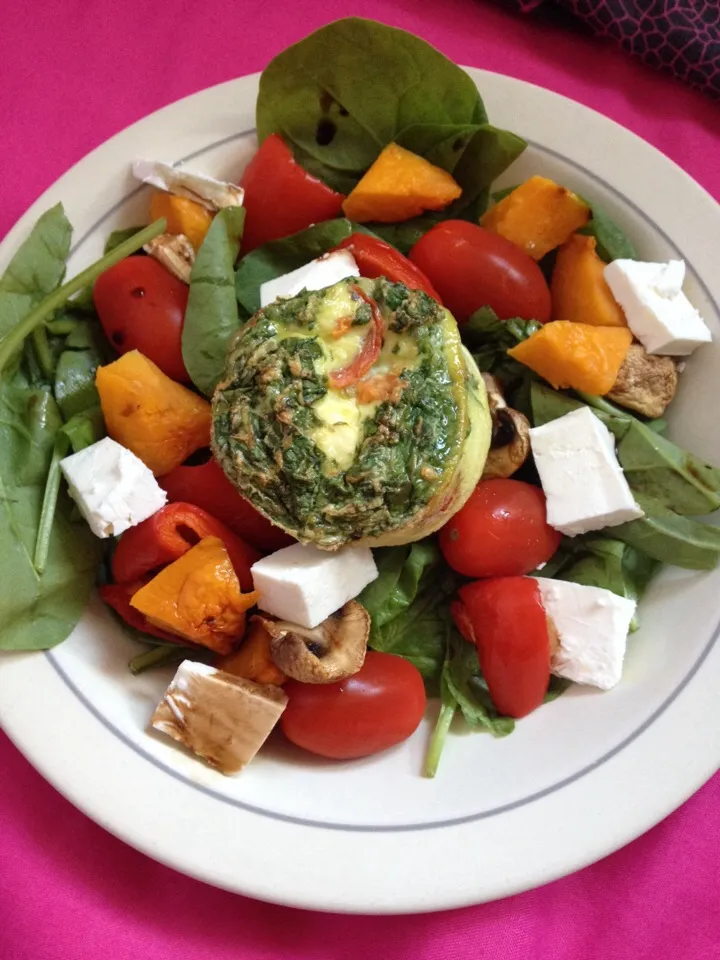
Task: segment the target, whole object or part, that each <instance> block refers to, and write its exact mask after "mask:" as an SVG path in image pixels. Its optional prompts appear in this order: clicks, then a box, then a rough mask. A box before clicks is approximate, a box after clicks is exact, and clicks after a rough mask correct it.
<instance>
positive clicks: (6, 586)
mask: <svg viewBox="0 0 720 960" xmlns="http://www.w3.org/2000/svg"><path fill="white" fill-rule="evenodd" d="M61 425H62V424H61V420H60V413H59V411H58V409H57V405H56V403H55V400H54V399H53V397H52V394H51V393H50V391H49V389H45V390H38V389H31V388H28V387H25V386H23V385H22V383H21V381H20V379H19V378H16V379H15V381H14V382H13V383H7V382H4V383H3V384H2V388H0V511H2V514H3V517H2V520H1V521H0V558H1V559H0V572H1V577H2V584H3V589H2V591H0V649H3V650H44V649H47V648H49V647H53V646H55V645H56V644H58V643H60V642H61V641H62V640H64V639H65V638H66V637H67V636H68V634H69V633H70V632H71V631H72V629H73V628H74V626H75V624H76V623H77V621H78V619H79V618H80V615H81V613H82V611H83V608H84V606H85V603H86V602H87V598H88V596H89V593H90V590H91V588H92V584H93V580H94V574H95V567H96V565H97V561H98V558H99V548H98V541H97V540H96V538H95V537H94V536H93V535H92V533H91V532H90V529H89V528H88V527H87V525H86V524H85V523H84V522H82V523H73V522H72V521H71V519H70V517H71V512H72V504H71V501H70V500H69V498H68V497H66V496H65V495H64V494H62V493H60V494H59V496H58V499H57V509H54V510H52V509H51V507H52V504H49V505H48V507H47V510H46V517H45V519H44V520H43V501H44V499H45V491H46V486H47V476H48V471H49V469H50V466H51V464H52V463H54V466H55V469H57V455H56V456H55V458H54V457H53V454H54V452H55V438H56V436H57V432H58V430H59V429H60V427H61ZM48 516H52V518H53V519H52V526H51V527H50V528H47V530H46V532H44V534H43V538H42V545H41V546H40V545H39V541H38V532H39V531H40V528H41V521H42V522H43V524H44V526H45V527H47V524H48V519H47V517H48ZM38 550H39V551H40V554H39V558H40V559H41V560H42V559H43V553H44V556H45V562H43V563H41V567H42V568H43V572H42V574H39V573H38V572H37V570H36V569H35V565H34V562H33V561H34V559H35V557H36V554H38Z"/></svg>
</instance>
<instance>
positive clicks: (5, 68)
mask: <svg viewBox="0 0 720 960" xmlns="http://www.w3.org/2000/svg"><path fill="white" fill-rule="evenodd" d="M3 7H4V9H3V22H2V29H0V117H2V141H3V149H2V156H3V161H2V175H1V176H0V235H3V234H4V233H5V232H6V231H7V230H8V229H9V228H10V227H11V226H12V224H13V223H14V222H15V220H17V218H18V217H19V216H20V215H21V214H22V213H23V211H24V210H25V209H26V207H27V206H28V205H29V204H30V203H31V202H32V201H33V200H35V199H36V197H37V196H38V194H40V193H41V192H42V191H43V190H44V189H45V188H46V187H48V186H49V185H50V184H51V183H52V182H53V181H54V180H55V179H56V178H57V177H58V176H59V175H60V174H62V173H63V172H64V171H65V170H66V169H67V168H68V167H69V166H70V165H71V164H73V163H75V162H76V161H77V160H79V159H80V158H81V157H82V156H83V155H84V154H85V153H87V151H88V150H91V149H92V148H93V147H95V146H97V145H98V144H99V143H101V142H102V141H103V140H105V139H106V138H107V137H109V136H111V135H112V134H114V133H116V132H117V131H118V130H121V129H122V128H123V127H125V126H126V125H127V124H129V123H132V122H133V121H134V120H137V119H138V118H140V117H142V116H143V115H145V114H146V113H149V112H150V111H152V110H155V109H157V108H158V107H161V106H163V105H165V104H167V103H169V102H171V101H172V100H175V99H177V98H178V97H182V96H185V95H187V94H190V93H193V92H194V91H196V90H198V89H200V88H202V87H205V86H209V85H211V84H214V83H218V82H220V81H223V80H228V79H231V78H232V77H235V76H238V75H241V74H244V73H250V72H252V71H254V70H258V69H261V68H262V67H263V65H264V64H265V62H266V61H267V59H268V58H269V57H270V56H272V55H273V54H274V53H276V52H278V51H279V50H280V49H282V48H283V47H284V46H286V45H287V44H288V43H290V42H292V41H294V40H297V39H299V38H300V37H301V36H303V35H304V34H306V33H308V32H309V31H310V30H312V29H314V28H315V27H317V26H320V25H321V24H322V23H324V22H327V20H329V19H332V18H333V17H340V16H346V15H350V14H359V13H362V14H363V15H365V16H371V17H376V18H377V19H380V20H384V21H385V22H387V23H391V24H395V25H398V26H403V27H406V28H408V29H410V30H413V31H415V32H416V33H419V34H421V35H422V36H424V37H425V38H427V39H428V40H430V41H432V42H433V43H435V44H436V45H437V46H438V47H440V48H441V49H442V50H443V51H444V52H445V53H446V54H448V55H449V56H450V57H452V58H453V59H455V60H457V61H459V62H463V63H469V64H473V65H476V66H480V67H485V68H487V69H490V70H496V71H498V72H500V73H506V74H510V75H512V76H516V77H520V78H522V79H524V80H529V81H532V82H533V83H536V84H540V85H541V86H546V87H549V88H550V89H553V90H557V91H559V92H561V93H564V94H566V95H568V96H571V97H573V98H575V99H576V100H580V101H581V102H583V103H585V104H587V105H588V106H591V107H594V108H595V109H596V110H599V111H601V112H602V113H605V114H607V115H608V116H610V117H612V118H613V119H615V120H617V121H619V122H620V123H623V124H625V126H627V127H629V128H630V129H632V130H634V131H635V132H636V133H639V134H641V135H642V136H643V137H645V138H646V139H647V140H649V141H650V142H651V143H653V144H654V145H655V146H656V147H658V148H659V149H661V150H662V151H664V152H665V153H666V154H667V155H668V156H670V157H671V158H672V159H673V160H675V162H676V163H678V164H680V166H682V167H684V168H685V169H686V170H687V171H688V172H689V173H691V174H692V175H693V176H694V177H695V178H696V179H697V180H698V181H699V182H700V183H701V184H702V185H703V186H704V187H705V188H706V189H707V190H708V191H709V192H710V193H711V194H712V195H713V196H714V197H715V198H717V199H720V149H719V146H720V139H719V137H720V109H718V107H717V105H714V104H713V103H712V102H711V101H710V100H708V99H706V98H704V97H703V96H702V95H701V94H699V93H696V92H694V91H691V90H688V89H685V88H684V87H682V86H681V85H680V84H679V83H677V82H676V81H674V80H672V79H670V78H667V77H664V76H660V75H658V74H655V73H653V72H652V71H650V70H649V69H647V68H645V67H643V66H642V65H640V64H638V63H635V62H633V61H631V60H630V59H629V58H627V57H626V56H625V55H623V54H622V53H620V52H617V51H615V50H614V49H612V48H610V47H608V46H605V45H604V44H602V43H599V42H597V41H595V40H592V39H591V38H589V37H587V36H585V35H583V34H582V33H580V32H578V31H575V30H573V29H572V28H569V27H567V26H565V25H564V24H563V23H561V22H559V21H557V20H554V21H551V22H548V21H546V20H541V21H538V20H535V19H531V18H526V19H522V18H520V17H515V16H511V15H510V14H508V13H505V12H504V11H502V10H501V9H499V8H498V6H497V5H495V4H492V3H490V2H487V0H485V2H484V0H442V2H440V0H366V2H364V3H362V4H353V3H350V2H347V0H335V2H333V3H332V4H327V3H323V2H321V0H294V2H293V3H292V4H291V3H289V2H287V0H286V2H282V0H281V2H277V3H274V4H270V3H265V2H262V0H240V2H237V0H236V2H234V3H233V2H231V0H206V2H204V3H202V4H198V3H194V2H190V0H175V2H173V3H169V2H163V0H156V2H155V3H152V4H150V3H147V2H145V3H142V2H140V0H124V2H122V3H118V2H117V0H114V2H110V0H64V2H60V0H43V2H42V3H41V4H38V5H36V6H35V7H33V8H32V9H31V5H30V4H28V3H17V4H10V3H6V4H4V5H3ZM519 132H520V133H522V131H519ZM719 239H720V238H719ZM0 765H1V766H2V770H3V777H2V786H1V787H0V958H2V960H101V958H103V960H104V958H107V957H111V958H113V960H140V958H143V960H144V958H148V960H166V958H167V960H170V958H173V960H197V958H199V957H208V958H213V960H225V958H228V960H229V958H231V957H232V958H234V960H238V958H240V960H245V958H257V960H266V958H267V960H278V958H290V957H295V958H312V960H325V958H328V960H330V958H335V957H340V956H342V957H343V958H348V960H355V958H358V960H365V958H367V957H378V958H381V960H410V958H412V960H426V958H453V960H470V958H472V960H484V958H486V957H487V958H490V957H493V958H511V960H516V958H517V960H520V958H525V957H529V956H533V957H541V958H542V960H556V958H557V960H560V958H563V960H571V958H572V960H576V958H579V957H602V958H603V960H606V958H607V960H624V958H633V960H643V958H646V957H647V958H650V957H652V958H654V960H658V958H665V957H668V958H669V957H673V958H678V957H682V958H685V957H688V958H690V957H692V958H693V960H705V958H714V957H720V899H719V898H718V889H719V888H720V777H716V778H715V779H714V780H713V781H711V783H709V784H708V785H707V786H706V787H705V788H703V789H702V790H701V791H700V792H699V793H698V794H697V795H696V796H695V797H693V798H692V799H691V800H690V801H689V802H688V803H687V804H686V805H685V806H684V807H683V808H682V809H681V810H679V811H678V812H677V813H675V814H674V815H673V816H671V817H669V818H668V819H667V820H666V821H665V822H664V823H662V824H661V825H660V826H658V827H656V828H655V829H654V830H652V831H651V832H650V833H648V834H647V835H646V836H644V837H642V838H641V839H639V840H637V841H636V842H635V843H633V844H631V845H630V846H629V847H627V848H625V849H624V850H622V851H620V852H619V853H616V854H614V855H613V856H611V857H608V858H607V859H606V860H604V861H602V862H600V863H598V864H596V865H595V866H593V867H589V868H588V869H586V870H583V871H581V872H580V873H577V874H575V875H574V876H571V877H568V878H566V879H564V880H560V881H558V882H556V883H553V884H551V885H549V886H547V887H544V888H541V889H539V890H536V891H532V892H530V893H526V894H523V895H521V896H517V897H514V898H511V899H509V900H505V901H502V902H499V903H495V904H489V905H486V906H480V907H474V908H469V909H465V910H460V911H453V912H451V913H444V914H434V915H427V916H421V917H394V918H353V917H340V916H331V917H321V916H318V915H315V914H311V913H303V912H300V911H290V910H287V909H285V908H282V907H275V906H269V905H265V904H260V903H257V902H255V901H251V900H247V899H243V898H240V897H235V896H233V895H231V894H227V893H224V892H221V891H218V890H214V889H212V888H210V887H206V886H204V885H203V884H200V883H198V882H196V881H194V880H190V879H188V878H186V877H183V876H181V875H179V874H177V873H175V872H173V871H172V870H169V869H167V868H165V867H162V866H160V865H159V864H156V863H154V862H153V861H152V860H149V859H148V858H146V857H145V856H143V855H142V854H139V853H137V852H135V851H134V850H132V849H131V848H129V847H127V846H125V845H124V844H122V843H121V842H120V841H118V840H116V839H115V838H113V837H111V836H109V835H108V834H107V833H105V832H104V831H103V830H102V829H101V828H99V827H97V826H96V825H95V824H93V823H92V822H91V821H89V820H88V819H86V818H85V817H84V816H83V815H82V814H80V813H79V812H77V811H76V810H75V809H74V808H72V807H71V806H70V805H69V804H68V803H67V801H65V800H64V799H63V798H62V797H60V796H59V795H58V794H57V793H56V792H55V791H54V790H53V789H52V788H51V787H49V786H48V785H47V784H46V783H45V782H44V781H43V780H42V779H41V778H40V777H39V775H38V774H37V773H35V772H34V770H33V769H32V768H31V767H30V766H29V765H28V764H27V762H26V761H25V760H24V759H23V758H22V757H21V756H20V755H19V754H18V752H17V751H16V750H15V749H14V747H13V746H12V745H11V744H10V742H9V741H8V740H7V738H6V737H4V735H2V734H0ZM448 789H451V785H448ZM556 829H557V831H558V842H559V843H560V842H562V830H561V827H559V825H556Z"/></svg>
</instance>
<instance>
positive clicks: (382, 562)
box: [358, 539, 457, 683]
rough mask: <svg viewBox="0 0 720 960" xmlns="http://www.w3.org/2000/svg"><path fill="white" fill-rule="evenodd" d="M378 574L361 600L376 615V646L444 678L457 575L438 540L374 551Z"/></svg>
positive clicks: (433, 678) (372, 638) (429, 675)
mask: <svg viewBox="0 0 720 960" xmlns="http://www.w3.org/2000/svg"><path fill="white" fill-rule="evenodd" d="M374 556H375V562H376V564H377V566H378V573H379V575H378V577H377V579H376V580H374V581H373V582H372V583H371V584H369V586H367V587H366V588H365V590H363V592H362V593H361V594H360V596H359V598H358V599H359V601H360V603H362V604H363V606H364V607H365V608H366V609H367V611H368V612H369V614H370V618H371V628H370V641H369V643H370V646H371V647H372V648H373V649H374V650H380V651H381V652H384V653H394V654H397V655H398V656H401V657H404V658H405V659H406V660H409V661H410V662H411V663H413V664H414V665H415V666H416V667H417V668H418V670H419V671H420V673H421V674H422V675H423V677H424V678H425V680H426V681H428V682H430V683H433V682H435V683H436V682H437V681H438V680H439V678H440V673H441V671H442V665H443V661H444V659H445V648H446V634H447V611H448V606H449V600H450V597H451V595H452V594H453V593H454V590H455V587H456V585H457V579H456V578H455V577H454V575H453V574H452V573H451V572H450V571H448V570H447V568H446V567H445V566H444V563H443V561H442V559H441V557H440V551H439V549H438V547H437V545H436V544H435V542H434V541H433V540H432V539H428V540H420V541H418V542H417V543H413V544H410V545H408V546H402V547H384V548H382V549H379V550H376V551H375V552H374Z"/></svg>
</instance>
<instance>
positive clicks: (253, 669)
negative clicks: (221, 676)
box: [218, 617, 287, 687]
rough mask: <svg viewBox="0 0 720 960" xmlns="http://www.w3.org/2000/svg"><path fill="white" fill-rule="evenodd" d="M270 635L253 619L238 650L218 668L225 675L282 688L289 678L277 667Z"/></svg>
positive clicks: (260, 622) (224, 658) (222, 661)
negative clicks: (229, 674)
mask: <svg viewBox="0 0 720 960" xmlns="http://www.w3.org/2000/svg"><path fill="white" fill-rule="evenodd" d="M270 640H271V637H270V634H269V633H268V632H267V630H266V629H265V627H264V626H263V623H262V620H261V619H260V618H258V617H251V618H250V624H249V626H248V629H247V633H246V634H245V638H244V639H243V642H242V644H241V645H240V647H239V649H238V650H235V651H233V652H232V653H230V654H228V656H226V657H223V658H222V660H220V662H219V663H218V667H219V668H220V669H221V670H224V671H225V673H232V674H233V676H236V677H243V678H244V679H245V680H253V681H254V682H255V683H272V684H273V685H274V686H277V687H279V686H282V684H283V683H285V681H286V680H287V677H286V676H285V674H284V673H283V672H282V670H280V669H278V667H276V666H275V662H274V660H273V658H272V654H271V653H270Z"/></svg>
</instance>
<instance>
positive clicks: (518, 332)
mask: <svg viewBox="0 0 720 960" xmlns="http://www.w3.org/2000/svg"><path fill="white" fill-rule="evenodd" d="M540 326H541V325H540V324H539V323H538V322H537V320H522V319H520V317H515V318H513V319H512V320H501V319H500V318H499V317H498V315H497V314H496V313H495V311H494V310H493V309H492V307H480V309H479V310H476V311H475V313H473V314H472V315H471V316H470V317H469V318H468V320H467V322H466V323H464V324H463V325H462V327H461V328H460V335H461V336H462V340H463V343H464V344H465V345H466V347H467V348H468V349H469V350H470V352H471V353H472V355H473V357H474V358H475V363H477V365H478V368H479V369H480V370H482V371H484V372H491V371H492V370H493V368H495V367H496V366H497V365H498V364H500V363H504V362H506V361H507V360H508V359H509V358H508V357H507V351H508V350H510V349H511V348H512V347H514V346H516V345H517V344H518V343H520V342H521V341H522V340H527V338H528V337H529V336H531V335H532V334H533V333H535V332H536V331H537V330H539V329H540Z"/></svg>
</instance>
